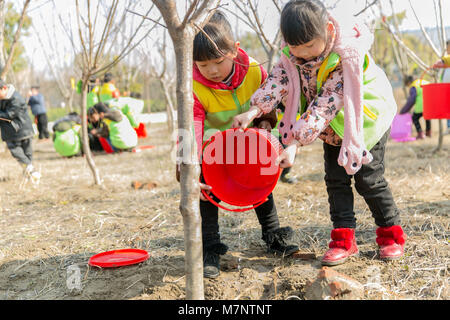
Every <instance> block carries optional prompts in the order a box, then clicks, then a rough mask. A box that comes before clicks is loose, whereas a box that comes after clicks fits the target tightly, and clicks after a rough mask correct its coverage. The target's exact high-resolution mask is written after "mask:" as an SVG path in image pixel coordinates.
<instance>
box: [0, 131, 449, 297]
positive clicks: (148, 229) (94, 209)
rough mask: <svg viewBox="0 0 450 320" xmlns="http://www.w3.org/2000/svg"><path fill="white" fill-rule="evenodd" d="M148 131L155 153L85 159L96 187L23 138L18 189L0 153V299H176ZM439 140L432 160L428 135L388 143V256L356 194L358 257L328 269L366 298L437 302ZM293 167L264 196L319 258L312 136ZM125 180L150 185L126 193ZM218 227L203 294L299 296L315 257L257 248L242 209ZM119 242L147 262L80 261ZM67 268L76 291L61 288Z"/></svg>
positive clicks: (164, 189) (443, 178)
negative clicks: (397, 220)
mask: <svg viewBox="0 0 450 320" xmlns="http://www.w3.org/2000/svg"><path fill="white" fill-rule="evenodd" d="M436 127H437V126H436V125H435V128H436ZM149 132H150V136H151V137H150V138H149V139H148V140H147V141H144V142H141V143H145V144H153V145H156V146H157V148H156V149H153V150H149V151H144V152H142V153H138V154H132V153H124V154H120V155H113V156H106V155H99V156H96V157H95V160H96V163H97V165H98V166H99V168H100V170H101V173H102V176H103V178H104V182H105V186H106V190H103V189H101V188H97V187H93V186H92V177H91V175H90V172H89V169H88V168H87V166H86V163H85V160H84V159H82V158H72V159H61V158H60V157H58V156H57V155H56V153H54V151H53V148H52V145H51V144H45V143H44V144H40V143H36V144H35V151H36V152H35V158H36V164H37V166H38V167H40V169H41V171H42V174H43V178H42V181H41V184H40V185H39V187H37V188H34V187H33V186H31V185H29V184H26V185H24V186H22V187H21V179H20V178H18V177H20V176H21V170H20V167H19V166H18V165H17V163H16V162H15V161H14V160H13V159H12V158H11V156H10V155H9V154H8V153H5V152H0V163H1V164H0V166H1V171H0V203H1V206H0V299H182V298H184V285H185V282H184V281H185V279H184V258H183V257H184V256H183V254H184V253H183V250H184V243H183V225H182V218H181V215H180V213H179V210H178V207H179V199H180V197H179V187H178V185H177V183H176V181H175V178H174V177H175V173H174V165H172V163H171V161H170V160H169V156H168V154H169V150H170V146H169V145H168V143H167V141H166V137H167V134H166V131H165V127H164V126H154V127H152V128H151V130H149ZM435 136H436V134H435ZM449 141H450V136H446V137H445V141H444V150H443V151H442V152H441V153H440V154H437V155H435V154H432V150H433V148H434V147H435V145H436V144H437V138H436V137H434V138H433V139H430V140H426V141H418V142H413V143H409V144H396V143H393V142H390V143H389V144H388V148H387V156H386V167H387V171H386V178H387V179H388V181H389V183H390V186H391V188H392V190H393V193H394V196H395V199H396V202H397V205H398V206H399V208H400V209H401V210H402V214H401V218H402V221H403V226H404V229H405V231H406V233H407V235H408V240H407V245H406V254H405V257H404V258H403V259H401V260H400V261H397V262H390V263H384V262H381V261H379V260H378V259H377V247H376V244H375V225H374V222H373V218H372V217H371V214H370V212H369V211H368V209H367V206H366V205H365V203H364V201H363V200H362V199H361V197H359V196H356V203H355V210H356V213H357V218H358V227H357V232H356V234H357V239H358V246H359V248H360V250H361V256H360V257H359V258H352V259H351V260H350V261H349V262H348V263H346V264H344V265H341V266H338V267H336V268H335V269H336V270H337V271H339V272H343V273H345V274H347V275H349V276H351V277H353V278H355V279H356V280H358V281H360V282H361V283H363V284H364V285H365V287H366V289H367V290H366V297H365V298H366V299H449V297H450V295H449V294H450V293H449V283H448V279H449V258H450V252H449V230H450V229H449V222H450V218H449V212H450V200H449V198H450V186H449V183H448V181H450V161H449V158H450V157H449V155H450V145H449ZM293 171H294V172H295V173H296V174H298V176H299V178H300V182H299V183H298V184H297V185H295V186H288V185H284V184H279V185H278V186H277V188H276V190H275V192H274V195H275V201H276V203H277V207H278V212H279V217H280V222H281V225H283V226H286V225H290V226H291V227H292V228H294V230H295V239H294V240H295V241H296V242H297V243H298V244H299V246H300V248H301V250H302V251H304V252H313V253H315V254H316V255H317V257H318V258H320V256H321V255H322V254H323V253H324V252H325V250H326V248H327V243H328V241H329V234H330V230H331V222H330V219H329V215H328V201H327V195H326V191H325V186H324V182H323V175H324V173H323V160H322V146H321V143H320V142H317V143H315V144H313V145H311V146H308V147H305V148H303V149H302V151H301V154H300V155H299V157H298V160H297V162H296V165H295V168H294V170H293ZM134 180H139V181H144V182H146V181H154V182H157V184H158V187H157V188H156V189H154V190H151V191H148V190H134V189H132V188H131V182H132V181H134ZM219 222H220V227H221V234H222V239H223V241H224V242H225V243H226V244H227V245H228V246H229V247H230V251H229V253H228V254H227V255H226V256H224V257H223V259H222V270H223V271H222V275H221V276H220V277H219V279H217V280H206V281H205V294H206V297H207V298H208V299H287V298H289V299H294V298H296V297H299V298H300V299H303V296H304V290H305V285H306V282H307V281H308V280H309V279H314V277H315V276H316V274H317V271H318V269H319V268H320V262H319V260H310V261H303V260H296V259H283V258H276V257H273V256H271V255H267V254H266V253H265V249H264V246H263V242H262V241H261V239H260V238H261V233H260V227H259V224H258V222H257V219H256V216H255V214H254V213H252V212H247V213H238V214H235V213H225V212H222V213H221V215H220V221H219ZM124 247H135V248H142V249H145V250H148V251H149V252H150V255H151V257H150V259H149V260H147V261H146V262H144V263H142V264H139V265H137V266H130V267H125V268H119V269H97V268H90V267H88V265H87V261H88V259H89V257H90V256H92V255H93V254H95V253H98V252H101V251H106V250H112V249H119V248H124ZM73 268H75V270H77V272H78V273H71V272H72V271H73V270H74V269H73ZM73 275H76V276H77V277H78V278H79V280H80V284H81V290H76V289H73V290H70V288H69V287H71V286H70V280H71V279H73V278H72V276H73Z"/></svg>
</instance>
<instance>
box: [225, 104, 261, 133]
mask: <svg viewBox="0 0 450 320" xmlns="http://www.w3.org/2000/svg"><path fill="white" fill-rule="evenodd" d="M259 113H260V110H259V108H258V107H256V106H255V107H251V108H250V110H248V111H247V112H244V113H241V114H238V115H237V116H235V117H234V119H233V123H232V124H231V128H239V129H247V127H248V126H249V124H250V123H251V122H252V121H253V119H255V118H256V116H258V114H259Z"/></svg>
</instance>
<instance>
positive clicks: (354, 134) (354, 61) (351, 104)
mask: <svg viewBox="0 0 450 320" xmlns="http://www.w3.org/2000/svg"><path fill="white" fill-rule="evenodd" d="M329 20H330V21H331V22H332V24H333V25H334V28H335V31H336V40H335V44H334V46H333V48H332V51H333V52H336V53H337V54H338V55H339V56H340V57H341V63H342V68H343V77H344V119H345V120H344V137H343V141H342V146H341V151H340V154H339V158H338V163H339V165H340V166H343V167H344V168H345V170H346V172H347V174H349V175H354V174H355V173H356V172H358V171H359V170H360V169H361V166H362V165H363V164H367V163H370V162H371V161H372V160H373V157H372V155H371V154H370V152H369V151H368V150H367V149H366V146H365V143H364V131H363V122H364V120H363V86H362V81H363V69H362V68H363V62H364V56H365V54H366V53H367V52H368V51H369V50H370V47H371V46H372V43H373V39H374V38H373V34H372V32H371V31H370V30H369V28H368V27H367V26H366V25H365V24H364V23H361V24H358V23H356V21H355V20H353V21H351V23H349V21H348V19H343V21H344V20H346V23H345V25H344V23H343V24H342V26H341V25H340V24H339V23H338V22H337V21H336V19H335V18H333V17H332V16H331V14H330V15H329ZM281 63H282V64H283V67H284V68H285V70H286V72H287V73H288V77H289V79H290V81H289V95H288V98H287V101H286V104H287V105H286V112H285V114H284V117H283V122H284V123H285V124H289V125H285V126H284V127H283V128H280V133H281V135H282V137H283V143H284V144H289V143H291V142H292V140H293V134H292V133H289V132H288V131H289V130H290V127H291V125H293V124H295V122H296V116H297V112H298V105H299V101H300V94H301V93H300V88H301V86H300V77H299V74H298V71H297V68H296V67H295V65H294V64H293V63H292V62H291V61H290V60H289V58H288V57H286V56H285V55H281ZM300 121H301V120H300ZM285 133H287V135H286V136H287V138H286V139H284V136H285Z"/></svg>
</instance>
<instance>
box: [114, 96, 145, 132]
mask: <svg viewBox="0 0 450 320" xmlns="http://www.w3.org/2000/svg"><path fill="white" fill-rule="evenodd" d="M108 103H109V106H110V108H113V109H116V110H119V111H121V112H122V113H123V114H124V115H125V116H126V117H127V118H128V120H129V121H130V124H131V126H132V127H133V128H137V127H139V123H138V121H137V120H136V114H138V113H141V112H142V110H143V109H144V101H143V100H138V99H134V98H128V97H120V98H116V99H111V100H109V101H108Z"/></svg>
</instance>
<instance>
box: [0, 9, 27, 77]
mask: <svg viewBox="0 0 450 320" xmlns="http://www.w3.org/2000/svg"><path fill="white" fill-rule="evenodd" d="M30 2H31V0H25V3H24V5H23V9H22V13H21V15H20V19H19V25H18V27H17V30H16V33H15V34H14V39H13V42H12V43H11V48H10V50H9V55H8V57H7V58H6V61H5V66H4V67H3V70H2V72H1V73H0V78H2V79H4V78H5V75H6V74H7V73H8V71H9V68H10V67H11V65H12V61H13V57H14V51H15V50H16V47H17V43H18V41H19V37H20V33H21V31H22V27H23V23H24V21H25V17H26V12H27V8H28V6H29V5H30Z"/></svg>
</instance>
